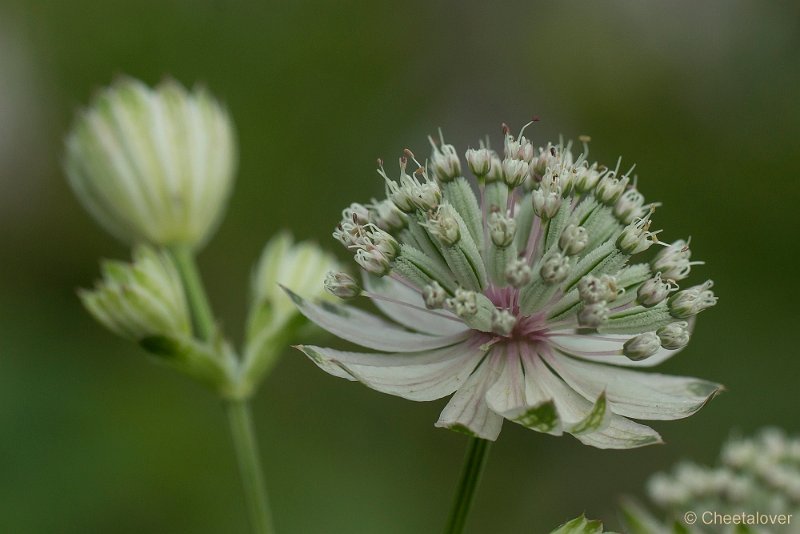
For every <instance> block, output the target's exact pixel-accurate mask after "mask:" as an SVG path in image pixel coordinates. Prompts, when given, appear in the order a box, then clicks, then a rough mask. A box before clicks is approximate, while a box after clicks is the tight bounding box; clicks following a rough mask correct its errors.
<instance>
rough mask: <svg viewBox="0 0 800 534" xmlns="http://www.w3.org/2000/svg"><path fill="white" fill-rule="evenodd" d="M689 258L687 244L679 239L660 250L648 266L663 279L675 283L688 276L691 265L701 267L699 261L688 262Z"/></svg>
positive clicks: (689, 253)
mask: <svg viewBox="0 0 800 534" xmlns="http://www.w3.org/2000/svg"><path fill="white" fill-rule="evenodd" d="M691 256H692V251H691V250H690V249H689V242H688V241H684V240H683V239H679V240H678V241H675V242H674V243H672V244H671V245H668V246H666V247H664V248H663V249H661V250H660V251H659V252H658V254H656V256H655V257H654V258H653V261H652V262H650V266H651V268H652V269H653V271H656V272H660V273H661V275H662V276H663V277H664V278H666V279H669V280H675V281H676V282H677V281H680V280H683V279H684V278H686V277H687V276H689V272H690V271H691V269H692V265H702V263H703V262H701V261H694V262H693V261H689V259H690V258H691Z"/></svg>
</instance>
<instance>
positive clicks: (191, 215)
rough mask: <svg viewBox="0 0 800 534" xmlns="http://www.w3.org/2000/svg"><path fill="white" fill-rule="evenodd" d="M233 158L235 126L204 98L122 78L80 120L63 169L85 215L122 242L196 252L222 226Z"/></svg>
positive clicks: (198, 92)
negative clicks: (181, 246) (192, 248)
mask: <svg viewBox="0 0 800 534" xmlns="http://www.w3.org/2000/svg"><path fill="white" fill-rule="evenodd" d="M236 159H237V157H236V140H235V135H234V130H233V124H232V123H231V120H230V118H229V116H228V113H227V112H226V110H225V109H224V108H223V107H222V106H221V105H220V104H219V103H218V102H217V101H216V100H215V99H214V98H213V97H212V96H211V95H210V94H209V93H208V92H207V91H205V90H203V89H196V90H193V91H191V92H190V91H187V90H186V89H184V88H183V87H182V86H181V85H179V84H178V83H176V82H172V81H168V82H165V83H162V84H161V85H159V86H157V87H156V88H154V89H151V88H149V87H147V86H145V85H144V84H142V83H141V82H139V81H136V80H133V79H130V78H124V79H122V80H120V81H118V82H116V83H114V84H113V85H112V86H110V87H108V88H106V89H104V90H103V91H101V92H100V93H99V94H98V95H97V97H96V98H95V99H94V100H93V102H92V104H91V105H90V106H89V108H87V109H86V110H85V111H83V112H82V113H81V114H80V115H79V116H78V118H77V119H76V121H75V123H74V125H73V127H72V130H71V131H70V133H69V135H68V136H67V138H66V155H65V170H66V173H67V176H68V178H69V182H70V185H71V186H72V189H73V190H74V191H75V194H76V195H77V197H78V199H79V200H80V201H81V203H82V204H83V205H84V207H85V208H86V209H87V210H88V211H89V212H90V213H91V214H92V215H93V216H94V217H95V219H96V220H97V221H98V222H99V223H100V225H101V226H103V227H104V228H105V229H106V230H107V231H109V232H110V233H112V234H113V235H114V236H116V237H118V238H119V239H122V240H124V241H126V242H129V243H134V242H148V243H152V244H157V245H169V244H176V243H180V244H189V245H193V246H200V245H202V244H203V243H204V242H205V241H206V240H207V239H208V238H209V237H210V235H211V233H212V232H213V230H214V229H215V228H216V226H217V224H218V222H219V220H220V219H221V217H222V214H223V212H224V209H225V205H226V203H227V199H228V196H229V194H230V190H231V186H232V183H233V175H234V171H235V167H236Z"/></svg>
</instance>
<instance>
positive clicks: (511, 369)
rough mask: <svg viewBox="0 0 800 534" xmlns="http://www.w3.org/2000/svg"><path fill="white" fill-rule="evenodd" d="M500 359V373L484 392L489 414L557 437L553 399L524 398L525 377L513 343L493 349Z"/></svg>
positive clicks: (557, 429)
mask: <svg viewBox="0 0 800 534" xmlns="http://www.w3.org/2000/svg"><path fill="white" fill-rule="evenodd" d="M495 350H498V351H502V352H499V356H500V357H501V358H502V360H501V361H500V363H499V365H501V366H502V372H501V374H500V377H499V378H498V380H497V382H495V384H494V385H493V386H492V387H491V388H490V389H489V391H488V392H487V393H486V402H487V404H488V405H489V408H491V409H492V411H494V412H496V413H498V414H499V415H502V416H503V417H505V418H506V419H508V420H510V421H513V422H515V423H518V424H520V425H522V426H524V427H526V428H530V429H532V430H537V431H539V432H547V433H550V434H555V435H560V434H561V423H560V421H559V419H558V414H557V412H556V407H555V404H554V403H553V400H552V399H551V398H549V397H545V396H535V395H534V396H531V397H530V399H529V398H528V395H526V377H525V376H524V374H523V368H522V361H521V359H520V352H519V351H520V349H519V346H518V345H517V344H511V345H508V346H507V347H505V348H503V349H500V348H499V347H498V349H495Z"/></svg>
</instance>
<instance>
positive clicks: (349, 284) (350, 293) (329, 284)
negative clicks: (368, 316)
mask: <svg viewBox="0 0 800 534" xmlns="http://www.w3.org/2000/svg"><path fill="white" fill-rule="evenodd" d="M324 285H325V290H326V291H328V293H330V294H331V295H333V296H335V297H339V298H340V299H352V298H355V297H357V296H358V295H360V294H361V288H360V287H359V285H358V282H356V280H355V278H353V277H352V276H350V275H349V274H347V273H344V272H341V271H339V272H336V271H328V273H327V274H326V275H325V282H324Z"/></svg>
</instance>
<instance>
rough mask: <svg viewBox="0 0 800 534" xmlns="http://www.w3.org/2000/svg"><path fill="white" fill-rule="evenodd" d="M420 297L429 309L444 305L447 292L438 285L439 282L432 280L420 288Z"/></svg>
mask: <svg viewBox="0 0 800 534" xmlns="http://www.w3.org/2000/svg"><path fill="white" fill-rule="evenodd" d="M422 298H423V300H424V301H425V306H426V307H427V308H428V309H429V310H435V309H438V308H442V307H444V305H445V301H446V300H447V293H446V292H445V290H444V289H443V288H442V286H440V285H439V282H436V281H433V282H431V283H430V284H428V285H426V286H425V287H423V288H422Z"/></svg>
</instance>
